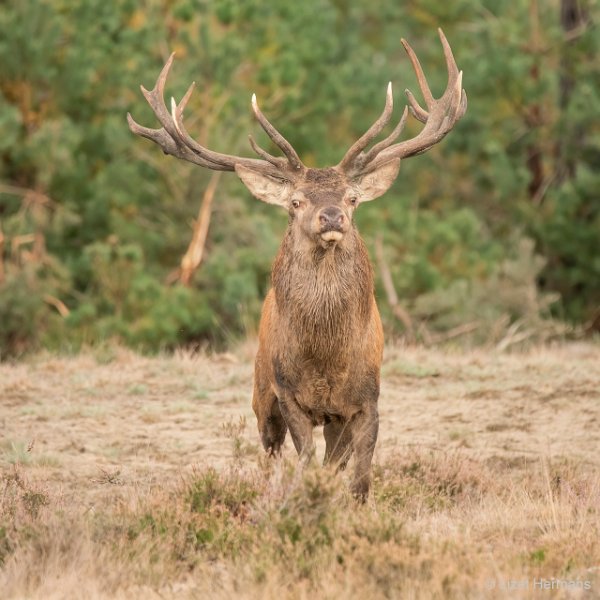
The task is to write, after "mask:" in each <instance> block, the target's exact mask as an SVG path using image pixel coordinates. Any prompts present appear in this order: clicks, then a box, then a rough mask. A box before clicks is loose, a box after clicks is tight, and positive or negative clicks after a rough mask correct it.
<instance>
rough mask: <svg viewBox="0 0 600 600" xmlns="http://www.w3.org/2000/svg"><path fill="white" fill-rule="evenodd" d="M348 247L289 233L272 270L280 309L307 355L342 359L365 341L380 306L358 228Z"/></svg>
mask: <svg viewBox="0 0 600 600" xmlns="http://www.w3.org/2000/svg"><path fill="white" fill-rule="evenodd" d="M343 241H344V243H343V244H336V245H333V246H332V247H329V248H322V247H320V246H315V245H314V244H311V246H310V247H309V248H307V247H306V243H305V242H304V241H303V240H296V239H295V238H294V235H293V233H291V232H290V231H289V230H288V233H287V234H286V236H285V238H284V240H283V242H282V244H281V248H280V250H279V254H278V256H277V258H276V260H275V263H274V265H273V273H272V282H273V288H274V291H275V298H276V302H277V309H278V312H279V315H280V317H281V318H282V320H283V321H284V322H285V323H286V327H288V328H289V329H290V332H291V333H293V337H294V338H295V339H296V340H297V341H298V343H299V345H300V348H301V349H302V352H303V353H304V354H308V355H312V356H314V357H316V358H319V359H320V360H321V359H328V358H332V357H335V356H339V354H340V353H344V352H345V350H346V349H347V348H349V347H350V345H351V341H352V339H353V338H355V337H360V336H362V335H364V330H365V328H366V327H367V326H368V323H369V319H370V316H371V311H372V304H373V302H374V301H375V300H374V296H373V272H372V268H371V265H370V262H369V258H368V254H367V251H366V248H365V245H364V242H363V241H362V239H361V238H360V236H359V234H358V231H357V230H356V229H355V228H354V227H353V228H352V229H351V230H350V231H349V232H348V234H347V235H346V236H345V238H344V240H343Z"/></svg>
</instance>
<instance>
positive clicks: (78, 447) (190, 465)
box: [0, 345, 600, 599]
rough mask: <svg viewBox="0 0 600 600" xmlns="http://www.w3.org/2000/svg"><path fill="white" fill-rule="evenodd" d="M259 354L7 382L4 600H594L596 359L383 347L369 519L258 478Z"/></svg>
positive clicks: (263, 473)
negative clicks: (255, 387) (255, 405)
mask: <svg viewBox="0 0 600 600" xmlns="http://www.w3.org/2000/svg"><path fill="white" fill-rule="evenodd" d="M252 351H253V348H252V347H250V346H246V347H241V348H239V349H238V350H237V351H236V352H235V353H234V354H226V355H218V356H211V357H208V356H204V355H198V356H192V355H188V354H179V355H175V356H173V357H159V358H145V357H140V356H137V355H134V354H132V353H130V352H128V351H125V350H121V349H111V348H108V349H104V350H100V351H96V352H91V353H88V354H85V355H81V356H77V357H73V358H57V357H51V356H44V355H42V356H38V357H36V358H34V359H29V360H28V361H26V362H23V363H18V364H13V365H11V364H0V411H1V412H0V424H1V427H2V437H1V438H0V469H1V480H0V564H1V568H0V589H1V590H2V597H3V598H23V597H26V598H44V599H46V598H65V597H66V598H82V597H85V598H205V597H209V598H230V597H234V596H235V597H238V598H267V599H268V598H277V599H280V598H283V597H286V598H287V597H291V598H312V599H314V598H351V597H356V598H363V597H369V598H372V599H375V598H504V597H525V598H534V597H543V598H559V597H560V598H562V597H584V598H598V597H600V459H598V449H599V448H600V392H599V390H600V348H598V346H593V345H567V346H561V347H556V348H538V349H533V350H530V351H528V352H526V353H522V354H496V353H494V352H488V351H473V352H470V353H464V352H458V351H457V352H452V351H441V350H431V349H429V350H426V349H414V348H411V349H407V348H400V347H398V348H388V350H387V352H386V359H385V363H384V368H383V386H382V396H381V403H380V406H381V430H380V440H379V443H378V447H377V452H376V456H375V461H374V463H375V467H374V485H373V492H372V497H371V498H370V500H369V503H368V504H367V505H366V506H357V505H356V504H355V503H354V502H353V500H352V499H351V497H350V495H349V493H348V482H347V475H345V474H342V475H340V476H336V475H334V474H333V473H332V472H331V471H329V470H324V469H321V468H320V467H316V466H310V467H309V468H308V470H307V471H306V472H305V473H304V474H300V473H297V472H296V470H295V466H294V465H295V461H294V453H293V451H292V449H291V443H290V441H289V440H288V441H287V442H286V446H287V447H286V452H285V456H284V459H283V460H279V461H269V460H266V459H265V457H264V456H263V454H262V450H260V448H259V442H258V436H257V434H256V431H255V425H254V419H253V416H252V414H251V410H250V394H251V389H252V361H251V356H252ZM322 451H323V449H322V446H320V447H319V448H318V450H317V454H318V455H319V457H322ZM553 578H554V579H555V580H561V583H556V582H555V583H554V586H555V587H557V588H560V589H555V590H554V591H552V590H543V591H541V590H536V589H535V588H534V580H537V581H538V582H539V581H540V580H542V579H543V580H545V581H546V582H548V583H547V584H548V585H552V579H553ZM568 581H570V582H574V584H573V585H572V587H573V588H574V589H570V590H569V589H565V586H566V585H567V584H566V583H565V582H568ZM511 582H513V583H512V584H511ZM578 582H581V583H578ZM584 582H589V583H588V585H589V586H591V589H590V590H581V589H578V588H577V587H576V586H577V585H583V584H584ZM510 585H513V586H514V587H516V588H518V589H516V590H512V591H511V590H508V589H506V588H507V587H508V586H510Z"/></svg>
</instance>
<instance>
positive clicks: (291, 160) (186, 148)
mask: <svg viewBox="0 0 600 600" xmlns="http://www.w3.org/2000/svg"><path fill="white" fill-rule="evenodd" d="M174 56H175V53H173V54H171V56H170V57H169V60H167V62H166V64H165V66H164V67H163V68H162V71H161V72H160V74H159V76H158V79H157V80H156V84H155V85H154V88H153V89H152V90H150V91H148V90H147V89H146V88H144V86H141V90H142V93H143V94H144V97H145V98H146V100H147V102H148V104H149V105H150V107H151V108H152V110H153V112H154V114H155V115H156V117H157V118H158V120H159V122H160V124H161V125H162V127H161V128H160V129H151V128H148V127H143V126H142V125H140V124H138V123H136V121H134V119H133V117H132V116H131V115H130V114H129V113H127V122H128V123H129V129H131V131H132V132H133V133H135V134H136V135H140V136H142V137H145V138H148V139H149V140H152V141H153V142H155V143H156V144H158V145H159V146H160V147H161V148H162V150H163V152H164V153H165V154H171V155H173V156H176V157H177V158H181V159H183V160H187V161H189V162H191V163H194V164H196V165H200V166H201V167H206V168H208V169H213V170H215V171H234V170H235V165H244V166H246V167H249V168H251V169H254V170H257V171H260V172H263V173H265V174H269V175H273V176H276V177H281V176H282V175H284V174H285V175H287V176H289V177H291V178H295V177H297V176H299V175H300V174H301V173H303V172H304V169H305V167H304V165H303V164H302V161H301V160H300V158H299V157H298V154H297V153H296V151H295V150H294V148H293V147H292V145H291V144H290V143H289V142H288V141H287V140H286V139H285V138H284V137H283V136H282V135H281V133H279V132H278V131H277V130H276V129H275V127H273V125H271V123H270V122H269V121H268V120H267V118H266V117H265V116H264V115H263V113H262V112H261V110H260V108H259V107H258V103H257V101H256V96H254V95H253V96H252V109H253V111H254V114H255V116H256V118H257V120H258V122H259V123H260V125H261V127H262V128H263V129H264V130H265V132H266V133H267V135H268V136H269V137H270V138H271V139H272V140H273V142H275V144H277V146H278V147H279V148H280V149H281V150H282V152H283V153H284V154H285V158H283V157H276V156H272V155H271V154H269V153H268V152H266V151H265V150H263V149H262V148H260V147H259V146H258V145H257V144H256V142H255V141H254V139H252V137H251V136H250V144H251V146H252V148H253V150H254V151H255V152H256V153H257V154H258V155H259V156H260V157H261V158H262V160H259V159H256V158H244V157H241V156H233V155H231V154H222V153H221V152H215V151H213V150H209V149H208V148H205V147H204V146H202V145H200V144H199V143H198V142H197V141H196V140H194V139H193V138H192V137H191V136H190V134H189V133H188V132H187V130H186V129H185V126H184V124H183V111H184V109H185V107H186V105H187V103H188V101H189V99H190V97H191V95H192V92H193V91H194V86H195V84H194V83H192V84H191V85H190V87H189V88H188V90H187V92H186V93H185V95H184V97H183V98H182V100H181V102H180V103H179V104H177V102H176V101H175V99H174V98H171V110H170V111H169V110H168V109H167V106H166V105H165V100H164V89H165V83H166V81H167V77H168V75H169V70H170V69H171V65H172V64H173V58H174Z"/></svg>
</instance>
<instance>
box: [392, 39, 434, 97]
mask: <svg viewBox="0 0 600 600" xmlns="http://www.w3.org/2000/svg"><path fill="white" fill-rule="evenodd" d="M400 42H401V44H402V45H403V46H404V49H405V50H406V53H407V54H408V58H409V59H410V62H411V63H412V66H413V69H414V71H415V75H416V76H417V81H418V82H419V88H421V93H422V94H423V98H424V99H425V104H426V105H427V108H431V106H432V105H433V103H434V99H433V94H432V93H431V90H430V89H429V84H428V83H427V78H426V77H425V73H423V67H421V63H420V62H419V59H418V58H417V55H416V54H415V51H414V50H413V49H412V48H411V46H410V44H409V43H408V42H407V41H406V40H405V39H404V38H402V39H401V40H400ZM411 96H412V94H411Z"/></svg>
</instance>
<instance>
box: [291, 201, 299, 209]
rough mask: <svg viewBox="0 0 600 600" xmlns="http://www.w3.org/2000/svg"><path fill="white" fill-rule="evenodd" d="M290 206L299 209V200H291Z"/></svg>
mask: <svg viewBox="0 0 600 600" xmlns="http://www.w3.org/2000/svg"><path fill="white" fill-rule="evenodd" d="M292 206H293V207H294V208H300V200H292Z"/></svg>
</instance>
